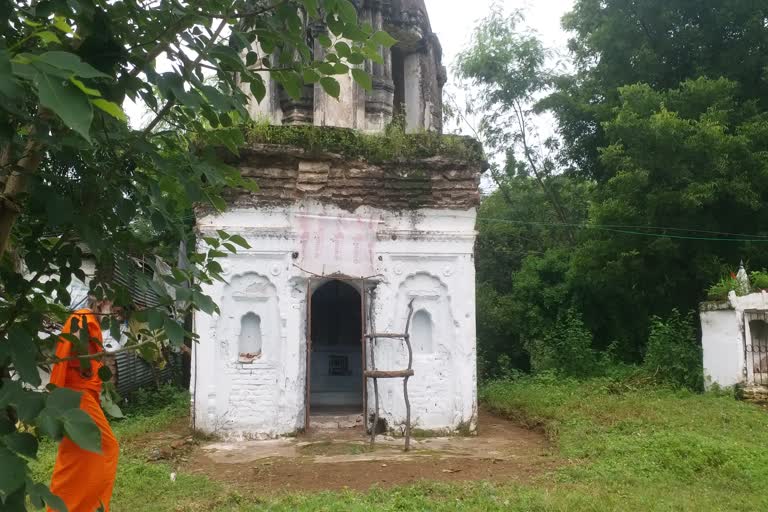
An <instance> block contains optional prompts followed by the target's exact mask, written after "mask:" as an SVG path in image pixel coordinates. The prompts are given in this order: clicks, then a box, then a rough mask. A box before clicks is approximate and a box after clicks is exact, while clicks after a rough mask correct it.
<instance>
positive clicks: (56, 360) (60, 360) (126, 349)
mask: <svg viewBox="0 0 768 512" xmlns="http://www.w3.org/2000/svg"><path fill="white" fill-rule="evenodd" d="M149 345H157V343H155V342H154V341H145V342H142V343H137V344H136V345H129V346H127V347H123V348H119V349H117V350H111V351H109V352H106V351H102V352H97V353H95V354H88V355H87V356H71V357H64V358H58V357H54V358H51V359H48V360H46V361H43V364H56V363H64V362H66V361H83V360H91V359H101V358H102V357H107V356H111V355H114V354H120V353H122V352H130V351H132V350H138V349H140V348H142V347H148V346H149Z"/></svg>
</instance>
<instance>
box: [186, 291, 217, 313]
mask: <svg viewBox="0 0 768 512" xmlns="http://www.w3.org/2000/svg"><path fill="white" fill-rule="evenodd" d="M192 302H194V304H195V305H196V306H197V307H198V308H200V309H201V310H202V311H204V312H205V313H208V314H209V315H212V314H213V313H215V312H216V310H217V307H216V303H215V302H213V299H211V298H210V297H209V296H207V295H205V294H203V293H200V292H192Z"/></svg>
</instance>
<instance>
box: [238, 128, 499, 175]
mask: <svg viewBox="0 0 768 512" xmlns="http://www.w3.org/2000/svg"><path fill="white" fill-rule="evenodd" d="M245 135H246V137H245V138H246V145H250V144H269V145H276V146H291V147H295V148H301V150H302V151H303V152H304V153H305V154H307V155H313V154H315V155H321V154H328V153H331V154H338V155H341V156H343V157H346V158H350V159H356V160H364V161H367V162H370V163H374V164H380V163H388V162H397V161H413V160H422V159H427V158H433V157H442V158H447V159H451V160H454V161H456V162H462V163H474V164H478V165H480V166H481V168H483V169H484V168H485V167H486V166H487V163H486V157H485V153H484V152H483V147H482V145H481V144H480V142H479V141H477V140H476V139H473V138H471V137H466V136H461V135H442V134H438V133H434V132H419V133H405V132H404V131H403V130H402V128H401V127H400V126H398V125H396V124H393V125H391V126H390V127H389V128H387V130H386V131H385V132H384V133H382V134H368V133H362V132H359V131H356V130H353V129H349V128H336V127H330V126H275V125H270V124H266V123H256V122H254V123H251V124H249V125H248V126H247V128H246V134H245Z"/></svg>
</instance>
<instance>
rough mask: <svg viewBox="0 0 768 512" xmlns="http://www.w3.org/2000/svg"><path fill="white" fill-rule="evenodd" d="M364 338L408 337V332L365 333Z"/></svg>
mask: <svg viewBox="0 0 768 512" xmlns="http://www.w3.org/2000/svg"><path fill="white" fill-rule="evenodd" d="M365 337H366V338H403V339H405V338H409V337H410V336H409V335H408V334H394V333H391V332H376V333H373V334H366V335H365Z"/></svg>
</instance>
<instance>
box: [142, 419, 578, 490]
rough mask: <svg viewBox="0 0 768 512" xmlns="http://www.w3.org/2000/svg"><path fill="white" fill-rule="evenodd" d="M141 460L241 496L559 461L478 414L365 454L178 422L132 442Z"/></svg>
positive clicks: (503, 471) (339, 441) (483, 476)
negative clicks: (454, 431)
mask: <svg viewBox="0 0 768 512" xmlns="http://www.w3.org/2000/svg"><path fill="white" fill-rule="evenodd" d="M133 442H134V443H136V446H140V447H141V449H142V450H144V451H146V454H147V458H148V459H149V460H165V461H166V462H171V463H172V464H174V465H175V466H176V468H177V471H179V472H184V473H192V474H203V475H205V476H207V477H209V478H211V479H215V480H220V481H223V482H225V483H227V484H228V485H232V486H234V487H235V488H238V489H240V490H241V491H243V492H246V493H249V494H258V495H265V494H272V493H276V492H284V491H316V490H338V489H356V490H365V489H368V488H370V487H371V486H374V485H376V486H380V487H388V486H393V485H400V484H408V483H414V482H417V481H419V480H430V481H464V480H488V481H504V482H509V481H517V482H522V481H527V480H530V479H532V478H534V477H536V476H539V475H542V474H544V473H546V472H548V471H551V470H552V469H554V468H556V467H558V466H560V465H561V464H562V463H563V461H562V460H559V459H558V458H557V457H555V456H553V455H552V454H551V449H550V447H549V445H548V443H547V441H546V439H545V438H544V436H543V435H542V434H540V433H538V432H534V431H531V430H527V429H525V428H521V427H519V426H517V425H515V424H513V423H512V422H510V421H508V420H505V419H503V418H500V417H498V416H494V415H492V414H490V413H488V412H481V414H480V418H479V428H478V435H477V436H472V437H441V438H425V439H414V440H413V443H412V450H411V451H410V452H407V453H406V452H404V451H403V439H394V438H387V437H384V436H378V437H377V442H376V446H375V447H374V448H373V449H372V448H371V447H370V446H369V444H368V439H367V438H364V437H363V436H362V432H349V431H348V432H343V433H341V434H340V435H333V434H331V433H328V432H320V433H314V434H312V435H309V436H300V437H297V438H287V439H278V440H270V441H243V442H205V441H200V440H197V439H195V438H194V437H193V436H191V433H190V431H189V428H188V427H187V426H186V423H183V422H179V423H178V424H176V425H174V426H173V427H172V428H170V429H168V430H167V431H165V432H163V433H156V434H150V435H147V436H143V437H141V438H139V439H136V440H134V441H133Z"/></svg>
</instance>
